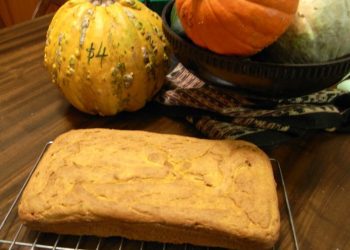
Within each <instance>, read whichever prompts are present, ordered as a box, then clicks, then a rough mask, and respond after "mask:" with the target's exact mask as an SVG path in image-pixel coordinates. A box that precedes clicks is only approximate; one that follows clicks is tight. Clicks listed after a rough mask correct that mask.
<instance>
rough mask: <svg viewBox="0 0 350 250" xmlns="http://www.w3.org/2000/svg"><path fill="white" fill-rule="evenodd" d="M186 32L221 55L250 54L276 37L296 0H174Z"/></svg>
mask: <svg viewBox="0 0 350 250" xmlns="http://www.w3.org/2000/svg"><path fill="white" fill-rule="evenodd" d="M175 4H176V9H177V13H178V15H179V18H180V20H181V23H182V25H183V27H184V29H185V32H186V35H187V36H188V37H189V38H190V39H191V40H192V41H193V42H194V43H195V44H197V45H199V46H201V47H204V48H207V49H209V50H211V51H213V52H216V53H218V54H224V55H239V56H250V55H253V54H256V53H257V52H259V51H260V50H262V49H263V48H265V47H267V46H268V45H270V44H271V43H273V42H274V41H276V40H277V39H278V38H279V37H280V36H281V35H282V34H283V32H285V31H286V29H287V28H288V26H289V25H290V24H291V22H292V21H293V18H294V15H295V13H296V10H297V7H298V0H176V2H175Z"/></svg>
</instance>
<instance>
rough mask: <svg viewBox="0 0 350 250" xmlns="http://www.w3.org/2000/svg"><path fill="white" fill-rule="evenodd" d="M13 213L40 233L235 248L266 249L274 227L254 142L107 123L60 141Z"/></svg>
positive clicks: (267, 178) (265, 165) (270, 192)
mask: <svg viewBox="0 0 350 250" xmlns="http://www.w3.org/2000/svg"><path fill="white" fill-rule="evenodd" d="M18 212H19V217H20V219H21V220H22V221H23V222H24V223H25V224H26V225H27V226H29V227H31V228H33V229H36V230H40V231H46V232H54V233H61V234H77V235H96V236H103V237H104V236H123V237H126V238H129V239H135V240H146V241H160V242H168V243H191V244H196V245H205V246H213V247H224V248H239V249H264V248H270V247H272V246H273V245H274V243H275V242H276V240H277V239H278V236H279V228H280V218H279V210H278V201H277V193H276V184H275V181H274V177H273V171H272V167H271V163H270V161H269V159H268V157H267V156H266V155H265V153H264V152H263V151H261V150H260V149H258V148H257V147H256V146H255V145H253V144H250V143H248V142H244V141H235V140H207V139H197V138H191V137H184V136H177V135H165V134H156V133H150V132H143V131H125V130H112V129H82V130H72V131H70V132H67V133H65V134H62V135H61V136H59V137H58V138H56V140H55V141H54V143H53V144H52V145H51V146H50V148H49V149H48V151H47V152H46V153H45V155H44V156H43V158H42V160H41V161H40V163H39V165H38V167H37V169H36V171H35V172H34V174H33V176H32V178H31V179H30V181H29V183H28V185H27V187H26V189H25V190H24V192H23V195H22V198H21V200H20V204H19V208H18Z"/></svg>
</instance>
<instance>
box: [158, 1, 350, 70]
mask: <svg viewBox="0 0 350 250" xmlns="http://www.w3.org/2000/svg"><path fill="white" fill-rule="evenodd" d="M174 3H175V0H170V1H169V2H168V3H167V4H166V5H165V7H164V8H163V11H162V21H163V28H164V29H166V31H167V32H168V33H169V34H171V36H172V37H173V38H175V39H176V40H177V41H178V42H180V43H182V44H186V46H189V47H191V49H193V50H194V51H193V53H194V54H196V52H199V53H201V54H206V55H207V56H210V57H213V58H215V59H216V60H219V61H225V62H227V63H242V64H250V65H259V66H260V67H264V66H265V67H270V68H275V67H278V68H305V67H308V68H318V67H329V66H331V65H338V64H343V63H346V62H349V61H350V54H347V55H345V56H343V57H340V58H336V59H333V60H329V61H326V62H318V63H278V62H265V61H256V60H252V59H251V57H239V56H230V55H221V54H217V53H215V52H212V51H210V50H208V49H206V48H203V47H200V46H197V45H196V44H194V43H193V42H192V41H191V40H190V39H189V38H188V39H184V38H183V37H181V36H180V35H178V34H177V33H176V32H175V31H173V30H172V29H171V27H170V25H169V15H170V12H171V8H172V6H173V5H174Z"/></svg>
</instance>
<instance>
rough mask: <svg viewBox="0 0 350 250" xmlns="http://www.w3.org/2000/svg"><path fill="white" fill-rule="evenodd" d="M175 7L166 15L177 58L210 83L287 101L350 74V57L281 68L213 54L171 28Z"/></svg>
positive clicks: (167, 33)
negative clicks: (171, 17) (172, 12)
mask: <svg viewBox="0 0 350 250" xmlns="http://www.w3.org/2000/svg"><path fill="white" fill-rule="evenodd" d="M173 4H174V1H170V2H169V3H168V4H167V5H166V6H165V7H164V9H163V12H162V19H163V30H164V33H165V36H166V37H167V39H168V40H169V42H170V44H171V46H172V48H173V51H174V55H175V57H176V58H177V59H178V60H179V61H180V62H181V63H182V64H183V65H184V66H185V67H186V68H187V69H189V70H190V71H191V72H192V73H193V74H195V75H196V76H198V77H199V78H201V79H202V80H204V81H206V82H209V83H212V84H219V85H222V86H226V87H230V88H235V89H236V90H237V91H241V92H248V93H251V94H255V95H259V96H263V97H274V98H287V97H295V96H302V95H306V94H310V93H313V92H317V91H319V90H322V89H325V88H328V87H330V86H332V85H334V84H336V83H338V82H339V81H340V80H341V79H342V78H343V77H344V76H345V75H346V74H347V73H349V71H350V56H346V57H343V58H340V59H338V60H333V61H328V62H325V63H313V64H280V63H270V62H263V61H259V60H257V59H255V58H241V57H235V56H224V55H219V54H216V53H213V52H211V51H209V50H207V49H204V48H201V47H199V46H196V45H195V44H194V43H192V42H191V41H190V40H189V39H188V38H186V37H182V36H179V35H178V34H176V33H175V32H174V31H173V30H172V29H171V28H170V13H171V9H172V6H173Z"/></svg>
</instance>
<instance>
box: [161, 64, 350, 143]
mask: <svg viewBox="0 0 350 250" xmlns="http://www.w3.org/2000/svg"><path fill="white" fill-rule="evenodd" d="M156 101H157V102H158V103H160V104H162V106H163V108H162V110H163V111H164V112H166V114H167V115H171V116H176V117H182V118H184V119H186V120H187V121H188V122H190V123H191V124H193V125H194V126H195V127H196V128H197V129H198V130H199V131H200V132H201V133H203V134H204V135H205V136H207V137H209V138H213V139H224V138H230V139H243V140H247V141H251V142H253V143H255V144H256V145H258V146H273V145H277V144H279V143H282V142H284V141H286V140H288V139H290V138H293V137H297V136H302V135H304V134H306V133H308V132H310V131H320V130H323V131H328V132H350V93H349V92H347V91H344V90H339V89H336V88H334V89H327V90H322V91H320V92H317V93H314V94H311V95H306V96H302V97H297V98H290V99H271V98H265V99H264V98H259V97H255V96H247V95H242V94H239V93H237V92H235V91H234V90H232V89H229V88H222V87H219V86H216V85H215V86H214V85H211V84H207V83H205V82H203V81H201V80H200V79H199V78H197V77H196V76H195V75H193V74H192V73H191V72H190V71H188V70H187V69H186V68H185V67H184V66H183V65H182V64H181V63H178V64H177V66H176V67H175V68H174V69H173V70H172V71H171V72H170V73H169V74H168V76H167V83H166V85H165V86H164V88H163V89H162V90H161V92H160V93H159V94H158V96H157V97H156Z"/></svg>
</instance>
